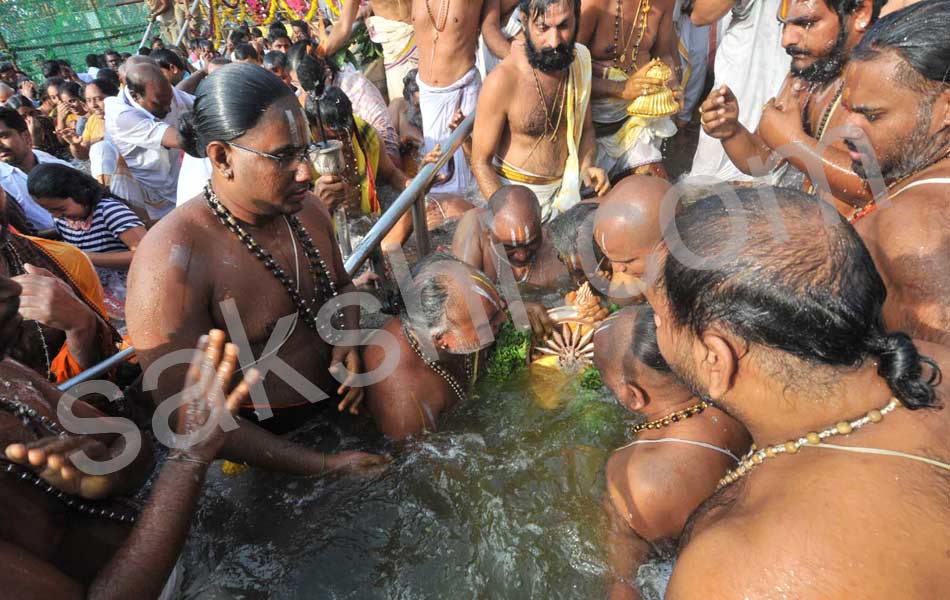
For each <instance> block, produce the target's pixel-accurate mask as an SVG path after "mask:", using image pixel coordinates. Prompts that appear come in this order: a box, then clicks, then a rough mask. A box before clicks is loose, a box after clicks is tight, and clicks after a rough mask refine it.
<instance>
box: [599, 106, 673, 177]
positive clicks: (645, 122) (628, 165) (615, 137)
mask: <svg viewBox="0 0 950 600" xmlns="http://www.w3.org/2000/svg"><path fill="white" fill-rule="evenodd" d="M591 103H592V104H591V113H592V114H593V117H594V126H595V128H598V129H600V128H603V127H605V126H606V127H610V126H611V125H614V126H616V127H617V129H616V131H610V133H606V134H603V135H600V134H598V136H597V166H598V167H600V168H601V169H603V170H604V171H606V172H607V176H608V177H610V178H611V179H613V178H614V177H617V176H619V175H621V174H622V173H624V172H625V171H632V170H634V169H636V168H638V167H642V166H643V165H648V164H651V163H657V162H661V161H662V160H663V152H662V147H663V140H665V139H666V138H669V137H673V136H674V135H676V125H674V124H673V120H672V119H670V118H669V117H662V118H659V119H651V118H648V117H639V116H630V115H629V114H627V105H628V104H629V102H628V101H627V100H623V99H618V98H598V99H594V100H592V101H591ZM621 123H622V124H621ZM611 129H612V128H611Z"/></svg>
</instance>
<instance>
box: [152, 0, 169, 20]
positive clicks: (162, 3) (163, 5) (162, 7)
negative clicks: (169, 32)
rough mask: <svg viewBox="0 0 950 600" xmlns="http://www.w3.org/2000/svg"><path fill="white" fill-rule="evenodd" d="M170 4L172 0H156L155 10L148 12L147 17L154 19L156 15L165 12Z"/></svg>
mask: <svg viewBox="0 0 950 600" xmlns="http://www.w3.org/2000/svg"><path fill="white" fill-rule="evenodd" d="M171 5H172V0H158V4H156V5H155V10H153V11H152V12H151V14H149V16H148V18H149V19H154V18H155V17H157V16H158V15H162V14H165V12H167V11H168V9H169V8H170V7H171Z"/></svg>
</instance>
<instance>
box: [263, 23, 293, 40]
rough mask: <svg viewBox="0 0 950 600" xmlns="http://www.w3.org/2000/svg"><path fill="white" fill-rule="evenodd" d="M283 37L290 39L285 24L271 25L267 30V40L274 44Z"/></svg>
mask: <svg viewBox="0 0 950 600" xmlns="http://www.w3.org/2000/svg"><path fill="white" fill-rule="evenodd" d="M282 37H285V38H287V39H288V40H289V39H290V36H289V35H287V28H286V27H284V25H283V23H271V24H270V27H268V29H267V39H268V40H269V41H270V42H271V43H272V44H273V43H274V41H276V40H277V39H278V38H282Z"/></svg>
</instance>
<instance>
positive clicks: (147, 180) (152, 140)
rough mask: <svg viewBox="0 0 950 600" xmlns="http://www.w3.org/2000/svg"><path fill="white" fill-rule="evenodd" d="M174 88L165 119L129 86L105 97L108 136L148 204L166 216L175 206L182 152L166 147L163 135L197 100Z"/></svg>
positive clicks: (175, 125) (174, 125) (176, 125)
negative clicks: (144, 104) (132, 93)
mask: <svg viewBox="0 0 950 600" xmlns="http://www.w3.org/2000/svg"><path fill="white" fill-rule="evenodd" d="M172 92H173V97H172V107H171V111H169V113H168V114H167V115H165V117H164V118H162V119H159V118H157V117H156V116H155V115H153V114H152V113H150V112H148V111H147V110H145V109H144V108H142V107H141V106H139V104H138V103H137V102H136V101H135V100H133V99H132V98H131V96H130V95H129V90H128V88H124V89H123V90H122V92H121V93H119V95H118V96H115V97H112V98H106V101H105V108H106V119H105V120H106V139H107V140H109V141H110V142H112V144H113V145H114V146H115V147H116V149H117V150H118V151H119V154H121V155H122V156H123V158H125V162H126V164H128V166H129V171H130V172H131V173H132V176H133V177H135V179H136V180H137V181H138V182H139V183H140V184H141V185H142V188H143V189H144V190H145V193H146V194H147V195H148V200H149V204H150V205H151V206H153V207H154V208H155V209H156V210H157V211H158V212H161V213H162V215H163V216H164V215H165V214H167V213H169V212H170V211H171V210H172V209H173V208H175V200H176V198H177V194H178V172H179V170H180V169H181V157H182V154H183V152H182V151H181V150H180V149H178V148H166V147H164V146H163V145H162V137H163V136H164V135H165V131H166V130H167V129H168V128H169V127H178V118H179V117H180V116H181V115H182V113H184V112H187V111H189V110H191V107H192V105H193V104H194V102H195V98H194V96H192V95H191V94H186V93H184V92H182V91H179V90H177V89H174V88H172ZM150 212H151V211H150Z"/></svg>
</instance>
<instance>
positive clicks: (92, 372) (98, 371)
mask: <svg viewBox="0 0 950 600" xmlns="http://www.w3.org/2000/svg"><path fill="white" fill-rule="evenodd" d="M133 355H135V348H133V347H131V346H129V347H128V348H126V349H125V350H122V351H121V352H117V353H116V354H113V355H112V356H110V357H109V358H107V359H105V360H104V361H102V362H101V363H99V364H98V365H93V366H91V367H89V368H88V369H86V370H85V371H83V372H82V373H80V374H79V375H76V376H75V377H73V378H72V379H67V380H66V381H64V382H62V383H61V384H59V385H58V386H56V389H57V390H59V391H61V392H66V391H68V390H69V389H70V388H73V387H75V386H77V385H79V384H80V383H85V382H87V381H89V380H90V379H92V378H93V377H98V376H99V375H102V374H103V373H107V372H109V371H111V370H112V369H114V368H116V367H118V366H119V365H121V364H122V363H124V362H125V361H127V360H129V359H130V358H132V356H133Z"/></svg>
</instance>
